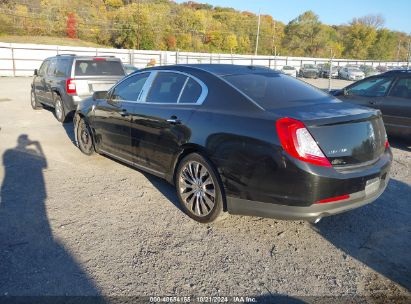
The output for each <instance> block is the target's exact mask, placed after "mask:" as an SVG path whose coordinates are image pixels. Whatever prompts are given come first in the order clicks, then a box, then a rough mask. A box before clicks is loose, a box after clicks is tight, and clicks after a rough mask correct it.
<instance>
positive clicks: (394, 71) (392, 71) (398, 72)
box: [383, 70, 411, 76]
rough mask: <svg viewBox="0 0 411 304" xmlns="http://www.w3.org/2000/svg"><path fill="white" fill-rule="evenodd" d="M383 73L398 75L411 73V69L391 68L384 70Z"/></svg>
mask: <svg viewBox="0 0 411 304" xmlns="http://www.w3.org/2000/svg"><path fill="white" fill-rule="evenodd" d="M383 75H387V76H389V75H397V76H401V75H411V70H391V71H387V72H384V73H383Z"/></svg>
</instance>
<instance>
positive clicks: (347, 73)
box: [339, 67, 365, 80]
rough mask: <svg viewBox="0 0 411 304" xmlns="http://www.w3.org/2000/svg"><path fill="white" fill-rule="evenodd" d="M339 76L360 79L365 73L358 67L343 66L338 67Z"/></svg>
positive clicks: (347, 78)
mask: <svg viewBox="0 0 411 304" xmlns="http://www.w3.org/2000/svg"><path fill="white" fill-rule="evenodd" d="M339 74H340V75H339V76H340V78H342V79H346V80H361V79H364V77H365V74H364V72H363V71H361V70H360V69H358V68H352V67H344V68H342V69H340V71H339Z"/></svg>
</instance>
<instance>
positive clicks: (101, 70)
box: [75, 59, 124, 76]
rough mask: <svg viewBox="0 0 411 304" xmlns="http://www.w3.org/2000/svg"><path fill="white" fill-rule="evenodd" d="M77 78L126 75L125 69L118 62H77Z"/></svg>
mask: <svg viewBox="0 0 411 304" xmlns="http://www.w3.org/2000/svg"><path fill="white" fill-rule="evenodd" d="M75 75H76V76H110V75H116V76H120V75H124V69H123V66H122V64H121V62H120V61H117V60H105V59H102V60H76V66H75Z"/></svg>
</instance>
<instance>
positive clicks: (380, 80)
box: [347, 77, 393, 97]
mask: <svg viewBox="0 0 411 304" xmlns="http://www.w3.org/2000/svg"><path fill="white" fill-rule="evenodd" d="M392 80H393V79H392V78H388V77H375V78H371V79H367V80H365V81H361V82H359V83H357V84H355V85H353V86H351V87H350V88H349V89H348V90H347V93H348V95H357V96H367V97H379V96H385V94H386V93H387V91H388V88H389V87H390V84H391V83H392Z"/></svg>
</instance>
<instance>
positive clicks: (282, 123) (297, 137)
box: [276, 117, 331, 167]
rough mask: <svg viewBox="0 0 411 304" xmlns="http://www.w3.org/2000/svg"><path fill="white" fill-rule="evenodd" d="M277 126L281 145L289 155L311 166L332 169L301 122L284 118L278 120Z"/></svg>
mask: <svg viewBox="0 0 411 304" xmlns="http://www.w3.org/2000/svg"><path fill="white" fill-rule="evenodd" d="M276 126H277V133H278V137H279V139H280V142H281V145H282V147H283V149H284V151H286V152H287V153H288V154H290V155H291V156H293V157H295V158H297V159H299V160H302V161H304V162H307V163H310V164H314V165H318V166H324V167H331V164H330V162H329V160H328V159H327V157H325V155H324V154H323V152H322V151H321V149H320V147H319V146H318V145H317V143H316V142H315V140H314V138H313V137H312V136H311V134H310V132H308V130H307V128H306V127H305V125H304V124H303V123H302V122H301V121H299V120H296V119H293V118H288V117H284V118H280V119H279V120H277V123H276Z"/></svg>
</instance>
